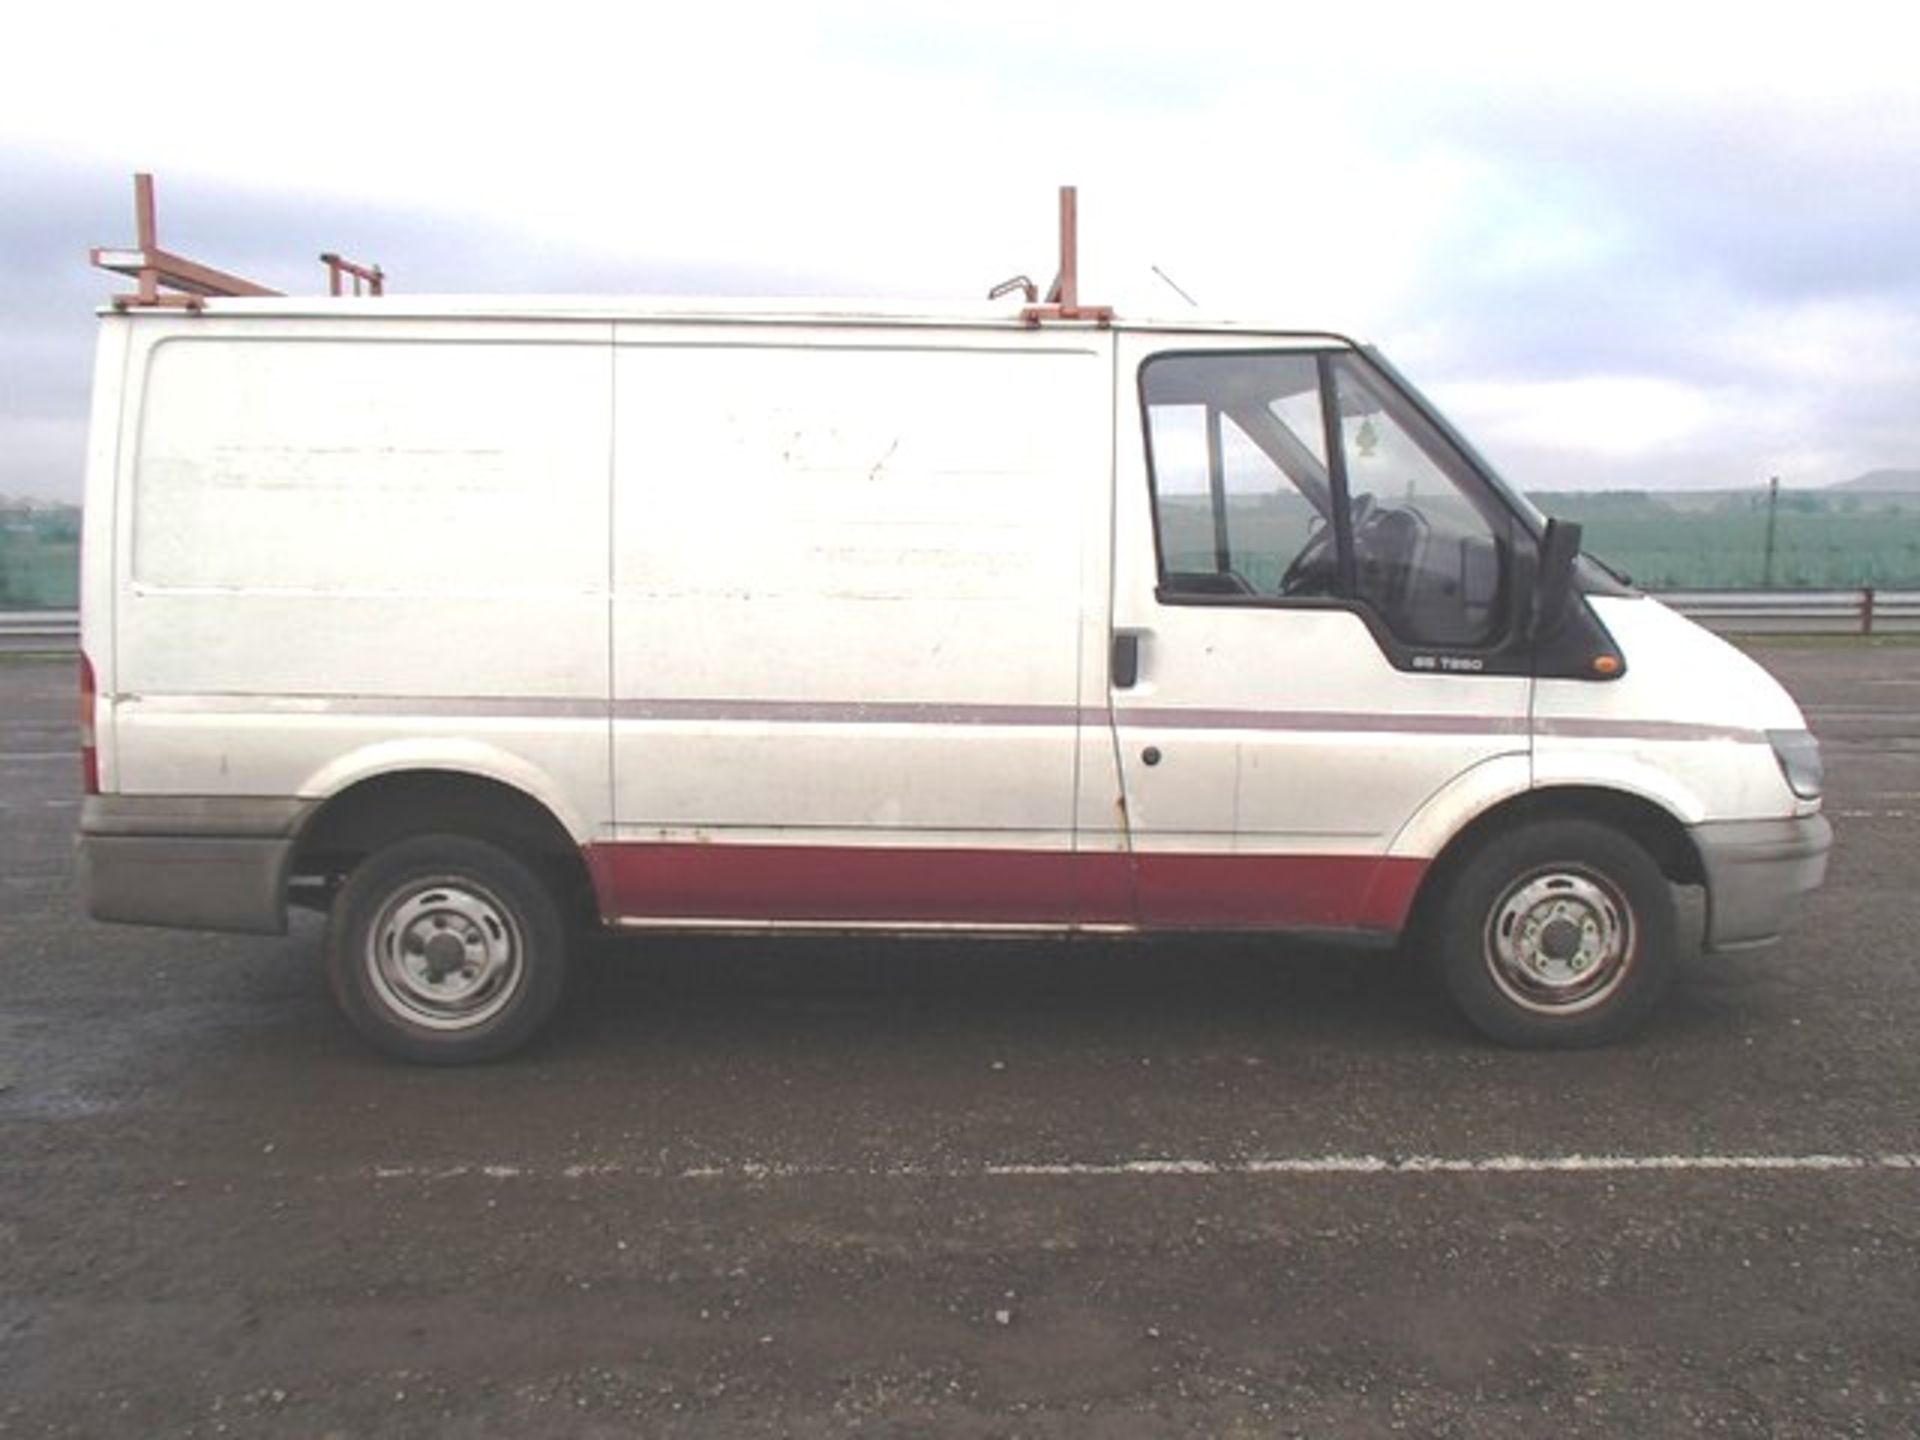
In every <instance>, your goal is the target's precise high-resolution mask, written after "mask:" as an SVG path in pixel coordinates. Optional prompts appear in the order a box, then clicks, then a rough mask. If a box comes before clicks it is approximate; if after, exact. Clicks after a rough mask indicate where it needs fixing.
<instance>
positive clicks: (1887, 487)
mask: <svg viewBox="0 0 1920 1440" xmlns="http://www.w3.org/2000/svg"><path fill="white" fill-rule="evenodd" d="M1827 489H1829V490H1848V491H1851V490H1864V491H1869V492H1871V493H1873V494H1876V495H1884V494H1893V495H1920V470H1869V471H1868V472H1867V473H1866V474H1864V475H1856V476H1854V477H1853V479H1851V480H1840V481H1837V482H1835V483H1834V484H1832V485H1829V486H1828V487H1827Z"/></svg>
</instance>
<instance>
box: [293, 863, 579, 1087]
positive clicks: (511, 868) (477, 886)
mask: <svg viewBox="0 0 1920 1440" xmlns="http://www.w3.org/2000/svg"><path fill="white" fill-rule="evenodd" d="M327 967H328V971H329V974H330V977H331V979H332V982H333V991H334V995H335V997H336V998H337V999H338V1000H339V1002H340V1007H341V1009H342V1010H344V1011H345V1012H346V1015H347V1018H348V1019H349V1020H351V1021H352V1022H353V1025H354V1028H355V1029H357V1030H358V1031H359V1032H360V1033H361V1034H362V1035H364V1036H365V1037H366V1038H367V1039H368V1040H370V1041H372V1042H373V1044H374V1045H376V1046H378V1047H379V1048H380V1049H382V1050H384V1051H386V1052H387V1054H389V1055H393V1056H395V1057H397V1058H399V1059H402V1060H412V1061H418V1062H425V1063H428V1064H445V1065H455V1064H465V1063H469V1062H472V1061H479V1060H491V1059H495V1058H497V1057H499V1056H501V1055H505V1054H507V1053H508V1052H509V1051H512V1050H514V1049H517V1048H518V1047H519V1046H520V1045H522V1044H524V1043H525V1042H526V1041H527V1040H528V1039H529V1038H530V1037H531V1036H532V1035H533V1033H534V1031H535V1030H537V1029H538V1028H539V1027H540V1025H541V1024H542V1023H543V1022H544V1021H545V1020H546V1019H547V1017H548V1016H550V1015H551V1014H552V1013H553V1010H554V1007H555V1006H556V1005H557V1004H558V1003H559V1001H560V996H561V992H562V990H563V989H564V988H565V984H566V974H567V954H566V929H565V926H564V925H563V924H562V922H561V918H560V912H559V909H558V907H557V906H556V904H555V903H554V899H553V895H552V894H551V892H550V891H549V890H548V889H547V887H546V886H545V885H544V884H542V883H541V881H540V879H539V877H538V876H536V875H535V874H534V872H533V871H532V870H530V869H529V868H528V867H527V866H526V865H525V864H523V863H522V862H521V861H520V860H519V859H517V858H516V857H515V856H513V855H512V854H510V853H509V852H507V851H506V850H503V849H500V848H499V847H498V846H495V845H492V844H489V843H487V842H486V841H483V840H475V839H471V838H469V837H467V836H462V835H416V836H413V837H411V838H409V839H406V840H401V841H398V842H396V843H395V844H392V845H389V846H387V847H386V848H385V849H383V850H379V851H376V852H375V853H374V854H373V855H371V856H369V857H368V858H367V859H366V860H364V861H362V862H361V863H360V864H359V865H358V866H356V867H355V869H354V871H353V873H352V874H351V875H349V876H348V878H347V883H346V885H345V886H344V887H343V888H342V889H341V891H340V894H339V897H338V899H337V900H336V902H335V904H334V907H333V915H332V919H331V921H330V923H329V925H328V930H327Z"/></svg>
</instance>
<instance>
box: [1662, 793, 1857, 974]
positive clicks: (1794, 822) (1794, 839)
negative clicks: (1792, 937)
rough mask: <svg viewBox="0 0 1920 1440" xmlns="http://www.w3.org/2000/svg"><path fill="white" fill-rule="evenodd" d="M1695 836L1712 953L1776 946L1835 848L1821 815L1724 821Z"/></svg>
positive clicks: (1695, 830) (1820, 877) (1694, 829)
mask: <svg viewBox="0 0 1920 1440" xmlns="http://www.w3.org/2000/svg"><path fill="white" fill-rule="evenodd" d="M1690 833H1691V834H1692V836H1693V842H1694V844H1695V845H1696V846H1697V847H1698V848H1699V851H1700V860H1701V864H1702V865H1703V866H1704V867H1705V869H1706V872H1707V934H1706V942H1705V949H1706V951H1707V953H1709V954H1713V953H1715V952H1718V951H1725V950H1750V949H1754V948H1756V947H1758V946H1761V945H1771V944H1772V943H1773V942H1774V941H1776V940H1778V939H1779V938H1780V932H1781V931H1782V930H1784V929H1785V928H1786V925H1787V921H1788V920H1789V919H1791V918H1792V916H1793V913H1794V911H1795V910H1797V909H1798V908H1799V905H1800V897H1801V896H1803V895H1805V894H1806V893H1807V892H1808V891H1810V890H1814V889H1817V888H1818V887H1819V885H1820V882H1821V881H1822V880H1824V879H1825V878H1826V874H1827V852H1828V851H1829V850H1831V849H1832V848H1833V826H1832V825H1831V824H1830V823H1829V822H1828V820H1827V817H1826V816H1824V815H1802V816H1799V817H1798V818H1795V819H1787V820H1730V821H1720V822H1717V823H1713V824H1707V825H1695V826H1693V827H1692V830H1691V832H1690Z"/></svg>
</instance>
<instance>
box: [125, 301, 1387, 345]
mask: <svg viewBox="0 0 1920 1440" xmlns="http://www.w3.org/2000/svg"><path fill="white" fill-rule="evenodd" d="M1021 309H1022V306H1021V304H1020V303H1019V302H1018V301H1017V300H1014V301H997V300H996V301H985V300H982V301H940V302H933V301H927V300H906V301H883V300H871V299H822V298H794V299H790V298H772V299H770V298H764V297H753V298H746V299H741V298H717V297H711V296H687V295H639V296H636V295H407V294H398V295H396V294H392V293H388V294H386V295H384V296H328V295H272V296H245V297H226V296H220V297H214V296H210V297H208V298H206V299H205V300H203V301H201V302H200V305H199V307H198V310H199V312H200V313H203V314H206V315H210V316H212V315H217V316H223V317H224V316H231V317H234V318H239V317H242V316H246V317H258V318H261V319H268V318H280V319H323V318H324V319H338V318H346V317H354V318H364V319H378V320H446V319H472V320H613V321H617V320H662V321H678V322H694V321H716V322H722V323H725V322H733V323H742V324H753V323H759V324H822V325H849V324H860V325H883V326H902V327H913V328H919V327H940V328H966V329H973V328H990V329H1013V330H1026V329H1031V328H1034V327H1033V326H1031V325H1030V324H1029V323H1028V322H1027V321H1025V320H1024V319H1023V318H1022V316H1021ZM100 313H101V314H102V315H110V314H113V313H115V309H114V307H112V306H101V307H100ZM119 313H123V314H170V315H173V316H176V317H177V316H178V315H179V313H180V312H179V311H178V310H177V309H173V310H144V309H142V308H141V307H133V308H130V309H128V310H125V311H121V312H119ZM1063 325H1069V326H1071V327H1072V328H1075V329H1094V328H1098V327H1097V325H1096V324H1095V323H1094V322H1091V321H1060V320H1051V319H1050V320H1047V321H1044V322H1042V324H1041V325H1040V327H1039V328H1042V329H1052V328H1059V327H1061V326H1063ZM1111 328H1113V329H1117V330H1156V331H1171V332H1186V333H1196V334H1220V333H1223V332H1225V333H1245V334H1248V335H1284V336H1289V337H1295V336H1297V337H1300V338H1303V339H1304V338H1314V339H1321V340H1332V341H1335V342H1338V343H1341V344H1349V345H1350V344H1353V343H1354V342H1353V341H1352V340H1351V339H1349V338H1348V337H1347V336H1345V335H1342V334H1340V333H1338V332H1336V331H1332V330H1323V329H1315V328H1302V327H1300V326H1298V325H1280V324H1258V323H1253V322H1249V321H1247V320H1244V319H1241V320H1228V319H1221V318H1218V317H1214V316H1202V315H1198V314H1184V315H1141V316H1137V317H1135V316H1115V317H1114V319H1113V320H1112V322H1111Z"/></svg>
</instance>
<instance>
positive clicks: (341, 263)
mask: <svg viewBox="0 0 1920 1440" xmlns="http://www.w3.org/2000/svg"><path fill="white" fill-rule="evenodd" d="M320 263H321V264H322V265H324V266H326V267H327V293H328V294H329V295H340V294H344V293H345V291H344V289H343V288H342V287H343V284H344V282H345V281H347V280H351V281H353V293H354V294H356V295H384V294H386V293H387V276H386V272H385V271H383V270H382V269H381V268H380V267H379V266H378V265H356V264H354V262H353V261H351V260H349V259H347V258H346V257H345V256H343V255H336V254H334V253H333V252H332V251H331V250H329V251H327V252H326V253H325V254H323V255H321V257H320Z"/></svg>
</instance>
